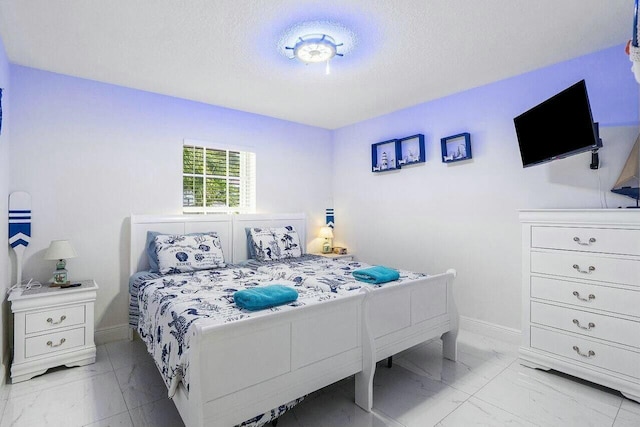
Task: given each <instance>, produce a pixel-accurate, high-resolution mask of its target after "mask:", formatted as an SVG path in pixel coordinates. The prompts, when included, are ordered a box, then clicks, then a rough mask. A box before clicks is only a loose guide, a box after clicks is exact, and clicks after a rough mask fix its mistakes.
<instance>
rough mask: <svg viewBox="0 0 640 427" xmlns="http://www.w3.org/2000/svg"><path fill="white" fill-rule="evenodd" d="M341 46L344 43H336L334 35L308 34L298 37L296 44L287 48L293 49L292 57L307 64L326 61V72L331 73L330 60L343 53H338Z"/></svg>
mask: <svg viewBox="0 0 640 427" xmlns="http://www.w3.org/2000/svg"><path fill="white" fill-rule="evenodd" d="M340 46H342V43H340V44H336V42H335V40H334V39H333V37H331V36H328V35H326V34H307V35H306V36H301V37H298V41H297V42H296V44H295V46H293V47H289V46H286V47H285V49H288V50H293V56H292V57H291V58H290V59H294V58H298V59H299V60H300V61H302V62H304V63H305V64H311V63H313V64H315V63H318V62H325V63H326V64H327V68H326V72H327V74H329V61H331V59H332V58H333V57H334V56H336V55H337V56H342V55H343V54H341V53H338V50H337V48H338V47H340Z"/></svg>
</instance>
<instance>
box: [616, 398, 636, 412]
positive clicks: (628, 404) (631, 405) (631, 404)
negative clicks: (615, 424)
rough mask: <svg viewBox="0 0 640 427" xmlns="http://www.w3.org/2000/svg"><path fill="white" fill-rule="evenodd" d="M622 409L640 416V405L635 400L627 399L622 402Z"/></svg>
mask: <svg viewBox="0 0 640 427" xmlns="http://www.w3.org/2000/svg"><path fill="white" fill-rule="evenodd" d="M620 409H624V410H626V411H629V412H633V413H636V414H640V403H638V402H636V401H635V400H631V399H627V398H625V399H623V400H622V406H620Z"/></svg>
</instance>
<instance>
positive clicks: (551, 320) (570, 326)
mask: <svg viewBox="0 0 640 427" xmlns="http://www.w3.org/2000/svg"><path fill="white" fill-rule="evenodd" d="M531 323H537V324H540V325H545V326H550V327H552V328H558V329H563V330H565V331H568V332H573V333H576V334H582V335H585V336H589V337H592V338H599V339H602V340H606V341H611V342H616V343H620V344H625V345H628V346H632V347H638V348H640V322H633V321H631V320H625V319H620V318H618V317H611V316H606V315H603V314H596V313H592V312H589V311H582V310H574V309H570V308H565V307H560V306H557V305H551V304H544V303H539V302H532V303H531ZM639 362H640V360H639Z"/></svg>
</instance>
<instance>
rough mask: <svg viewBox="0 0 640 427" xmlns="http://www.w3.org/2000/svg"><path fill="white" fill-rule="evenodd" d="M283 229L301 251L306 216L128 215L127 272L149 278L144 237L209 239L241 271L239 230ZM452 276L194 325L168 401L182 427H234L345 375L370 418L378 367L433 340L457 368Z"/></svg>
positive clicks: (243, 251)
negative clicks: (181, 378) (295, 237)
mask: <svg viewBox="0 0 640 427" xmlns="http://www.w3.org/2000/svg"><path fill="white" fill-rule="evenodd" d="M284 225H293V226H294V227H295V228H296V230H297V231H298V233H299V234H300V236H301V239H300V240H301V243H302V244H303V245H305V244H306V243H307V239H306V226H307V221H306V218H305V215H304V214H269V215H264V214H257V215H248V214H247V215H193V216H181V215H180V216H152V215H131V254H130V256H131V268H130V272H131V274H133V273H135V272H137V271H141V270H145V269H148V262H147V258H146V252H145V243H146V234H147V231H150V230H151V231H159V232H167V233H175V234H182V233H189V232H202V231H216V232H218V234H219V236H220V240H221V242H222V245H223V253H224V254H225V258H226V259H227V260H229V258H230V259H231V262H233V263H238V262H240V261H243V260H246V259H247V258H248V251H247V239H246V232H245V227H277V226H284ZM303 249H304V248H303ZM229 254H230V256H229ZM455 275H456V272H455V270H452V269H451V270H448V271H447V272H446V273H442V274H437V275H433V276H429V277H427V278H424V279H421V280H418V281H415V282H412V283H409V284H406V285H402V286H390V287H380V288H376V289H374V290H370V289H369V288H366V289H364V290H363V292H360V293H357V294H355V295H353V296H349V297H345V298H340V299H338V300H333V301H329V302H327V303H320V304H315V305H310V306H303V307H299V308H297V309H295V310H291V311H286V312H283V313H279V314H278V315H273V316H264V317H258V318H249V319H246V320H242V321H238V322H233V323H228V324H223V325H214V326H204V327H203V326H201V325H197V326H196V327H195V328H194V330H193V337H192V339H191V344H190V349H189V372H190V374H189V375H190V386H189V387H190V389H189V391H187V390H186V388H185V387H184V386H183V385H182V384H180V385H179V386H178V387H177V389H176V390H175V394H174V395H173V400H174V402H175V405H176V407H177V408H178V411H179V413H180V415H181V417H182V419H183V421H184V424H185V426H186V427H196V426H197V427H203V426H225V427H226V426H233V425H236V424H239V423H241V422H243V421H245V420H247V419H250V418H253V417H254V416H256V415H257V414H259V413H263V412H266V411H268V410H270V409H272V408H275V407H278V406H279V405H282V404H283V403H285V402H289V401H291V400H293V399H296V398H298V397H301V396H304V395H306V394H308V393H311V392H313V391H315V390H318V389H320V388H322V387H325V386H327V385H329V384H332V383H334V382H336V381H339V380H341V379H343V378H346V377H348V376H350V375H355V380H356V381H355V401H356V403H357V404H358V405H359V406H360V407H362V408H363V409H364V410H366V411H370V410H371V407H372V403H373V375H374V373H375V364H376V362H377V361H379V360H382V359H385V358H387V357H389V356H392V355H394V354H396V353H398V352H400V351H403V350H405V349H407V348H410V347H412V346H414V345H417V344H419V343H422V342H425V341H429V340H431V339H434V338H440V337H441V338H442V340H443V355H444V357H446V358H448V359H451V360H456V358H457V344H456V338H457V333H458V313H457V310H456V306H455V303H454V300H453V292H452V286H453V279H454V278H455ZM170 391H173V390H170Z"/></svg>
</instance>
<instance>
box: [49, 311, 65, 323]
mask: <svg viewBox="0 0 640 427" xmlns="http://www.w3.org/2000/svg"><path fill="white" fill-rule="evenodd" d="M66 318H67V316H65V315H64V314H63V315H62V316H60V320H58V321H57V322H54V321H53V319H52V318H51V317H49V318H48V319H47V323H50V324H52V325H59V324H60V323H62V322H63V321H64V320H65V319H66Z"/></svg>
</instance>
